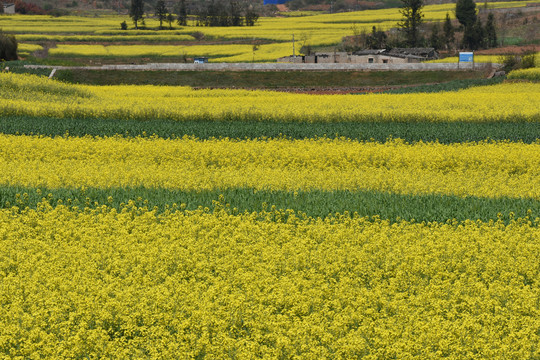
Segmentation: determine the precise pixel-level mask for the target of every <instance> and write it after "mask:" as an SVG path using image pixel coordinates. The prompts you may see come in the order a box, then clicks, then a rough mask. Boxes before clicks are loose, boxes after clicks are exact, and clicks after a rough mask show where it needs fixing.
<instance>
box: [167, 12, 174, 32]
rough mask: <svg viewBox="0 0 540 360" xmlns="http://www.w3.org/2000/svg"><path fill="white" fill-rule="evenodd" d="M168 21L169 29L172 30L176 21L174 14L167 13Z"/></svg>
mask: <svg viewBox="0 0 540 360" xmlns="http://www.w3.org/2000/svg"><path fill="white" fill-rule="evenodd" d="M167 22H168V23H169V30H172V28H173V27H172V23H173V22H174V15H173V14H171V13H169V14H168V15H167Z"/></svg>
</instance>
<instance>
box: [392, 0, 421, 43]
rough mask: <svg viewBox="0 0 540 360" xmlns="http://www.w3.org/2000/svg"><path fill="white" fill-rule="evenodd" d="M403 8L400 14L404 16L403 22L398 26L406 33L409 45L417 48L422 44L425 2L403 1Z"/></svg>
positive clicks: (416, 0) (417, 0) (415, 0)
mask: <svg viewBox="0 0 540 360" xmlns="http://www.w3.org/2000/svg"><path fill="white" fill-rule="evenodd" d="M401 2H402V3H403V8H401V10H400V12H401V14H402V15H403V21H402V22H400V23H398V26H399V27H400V28H401V29H402V31H403V32H404V33H405V38H406V41H407V45H408V46H410V47H415V46H418V45H419V44H420V29H419V28H420V24H422V18H423V17H424V14H422V7H423V6H424V2H423V0H401Z"/></svg>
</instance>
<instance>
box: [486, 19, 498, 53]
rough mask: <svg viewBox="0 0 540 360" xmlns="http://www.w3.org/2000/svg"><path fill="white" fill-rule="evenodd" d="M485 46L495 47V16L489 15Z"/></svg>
mask: <svg viewBox="0 0 540 360" xmlns="http://www.w3.org/2000/svg"><path fill="white" fill-rule="evenodd" d="M486 45H487V47H496V46H497V31H496V30H495V16H494V15H493V14H492V13H490V14H489V15H488V19H487V23H486Z"/></svg>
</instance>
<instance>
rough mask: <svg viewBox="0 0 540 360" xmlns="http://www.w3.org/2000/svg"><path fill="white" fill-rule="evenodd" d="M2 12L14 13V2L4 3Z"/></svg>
mask: <svg viewBox="0 0 540 360" xmlns="http://www.w3.org/2000/svg"><path fill="white" fill-rule="evenodd" d="M4 14H15V4H4Z"/></svg>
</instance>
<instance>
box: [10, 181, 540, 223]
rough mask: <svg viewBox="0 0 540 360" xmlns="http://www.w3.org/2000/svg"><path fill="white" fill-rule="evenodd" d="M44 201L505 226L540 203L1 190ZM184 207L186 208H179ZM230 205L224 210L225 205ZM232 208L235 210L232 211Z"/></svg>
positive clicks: (14, 200) (330, 194) (320, 194)
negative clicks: (499, 223)
mask: <svg viewBox="0 0 540 360" xmlns="http://www.w3.org/2000/svg"><path fill="white" fill-rule="evenodd" d="M43 200H46V201H47V202H49V204H51V205H52V206H56V205H57V204H64V205H68V206H77V207H78V208H80V209H83V208H85V207H90V208H93V207H96V206H101V205H108V206H111V207H114V208H117V209H121V208H122V207H124V206H125V205H126V204H128V203H129V201H130V200H132V201H133V202H134V205H136V206H138V207H147V208H148V209H152V208H154V207H157V209H158V211H159V212H161V211H164V210H166V209H186V210H194V209H197V208H199V207H203V208H205V207H206V208H208V209H209V210H212V209H214V207H215V206H216V204H217V203H219V204H221V205H219V206H227V207H229V208H230V209H231V212H233V213H234V212H245V211H249V212H254V211H261V210H263V209H267V210H271V209H272V207H273V206H274V207H275V209H276V210H288V209H291V210H294V211H295V212H297V213H303V214H305V215H306V216H309V217H322V218H324V217H326V216H328V215H330V214H335V213H341V214H343V213H345V212H348V213H349V214H354V213H355V212H356V213H358V214H359V215H360V216H370V217H371V216H379V217H380V218H382V219H389V220H391V221H396V220H398V219H404V220H412V219H414V220H416V221H439V222H444V221H447V220H449V219H456V220H458V221H464V220H467V219H472V220H478V219H480V220H482V221H489V220H497V219H499V218H502V219H505V220H509V219H510V218H512V217H516V218H517V217H525V216H531V217H533V218H534V217H537V216H540V201H538V200H534V199H508V198H499V199H489V198H478V197H466V198H462V197H456V196H446V195H418V196H414V195H399V194H391V193H383V192H375V191H355V192H351V191H322V190H314V191H298V192H287V191H255V190H253V189H248V188H237V189H223V190H219V189H217V190H212V191H198V192H197V191H178V190H176V191H175V190H167V189H149V188H121V189H120V188H113V189H97V188H89V189H84V190H83V189H36V188H26V187H16V186H0V207H2V208H11V207H13V206H17V207H18V208H19V209H23V208H26V207H30V208H35V207H36V206H37V204H38V203H40V202H41V201H43ZM182 204H184V205H182ZM227 204H228V205H227ZM235 208H236V210H234V209H235Z"/></svg>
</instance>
